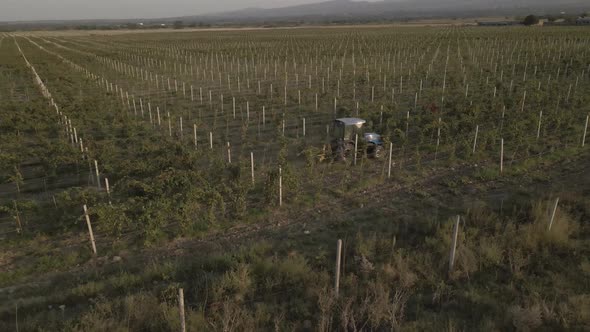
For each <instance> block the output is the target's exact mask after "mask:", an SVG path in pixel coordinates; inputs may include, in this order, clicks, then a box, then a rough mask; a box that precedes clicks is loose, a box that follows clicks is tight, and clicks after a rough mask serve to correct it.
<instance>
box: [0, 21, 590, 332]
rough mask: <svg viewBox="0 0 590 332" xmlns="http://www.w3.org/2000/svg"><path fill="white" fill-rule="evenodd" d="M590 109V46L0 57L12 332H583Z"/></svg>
mask: <svg viewBox="0 0 590 332" xmlns="http://www.w3.org/2000/svg"><path fill="white" fill-rule="evenodd" d="M588 91H590V30H589V29H586V28H576V27H552V28H525V27H510V28H476V27H464V28H463V27H462V28H458V27H446V28H429V27H419V28H418V27H415V28H409V27H407V28H406V27H404V28H376V27H371V28H361V29H355V28H334V29H321V28H305V29H268V30H264V29H263V30H252V31H248V30H235V31H231V30H230V31H210V32H206V31H191V32H175V33H170V32H149V33H120V34H114V33H113V34H101V33H93V34H91V33H57V32H55V33H53V32H37V33H32V32H31V33H11V34H9V33H4V34H0V139H1V142H2V143H1V144H0V180H1V181H0V248H1V249H2V250H1V254H0V317H1V319H0V330H3V331H12V330H20V331H58V330H66V331H88V330H97V331H127V330H132V331H169V330H188V331H206V330H211V331H253V330H275V331H293V330H296V331H385V330H391V331H398V330H403V331H406V330H407V331H423V330H445V331H457V330H466V331H474V330H477V331H495V330H518V331H528V330H537V329H541V330H564V329H565V330H580V331H582V330H585V329H588V328H590V315H589V313H590V260H589V258H588V257H590V242H589V240H588V236H589V235H590V225H589V223H588V221H589V220H590V172H589V169H588V166H589V165H590V153H589V152H588V151H589V147H588V144H590V141H588V140H589V139H590V137H589V136H590V135H588V122H589V114H590V94H588ZM345 117H355V118H362V119H365V120H366V124H365V126H366V127H367V130H369V131H371V132H375V133H379V134H380V135H381V137H382V140H383V152H382V156H381V157H380V158H372V157H371V156H369V155H368V154H367V153H366V148H365V147H366V146H365V145H366V143H365V142H364V141H363V140H359V139H358V137H357V138H356V139H357V141H358V145H360V146H358V147H356V144H355V147H356V149H354V152H353V153H352V154H351V155H350V156H349V157H347V158H346V159H345V160H336V158H334V155H335V152H334V151H333V149H332V146H331V144H330V142H331V139H332V137H333V136H334V135H335V132H334V130H335V129H334V127H333V126H332V123H333V121H334V119H337V118H345Z"/></svg>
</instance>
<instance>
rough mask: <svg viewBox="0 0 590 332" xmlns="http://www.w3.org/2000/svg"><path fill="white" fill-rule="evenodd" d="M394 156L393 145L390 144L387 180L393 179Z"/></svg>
mask: <svg viewBox="0 0 590 332" xmlns="http://www.w3.org/2000/svg"><path fill="white" fill-rule="evenodd" d="M392 156H393V143H389V167H388V168H387V178H391V162H392V161H391V159H392Z"/></svg>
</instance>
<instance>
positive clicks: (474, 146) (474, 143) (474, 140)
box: [472, 125, 479, 154]
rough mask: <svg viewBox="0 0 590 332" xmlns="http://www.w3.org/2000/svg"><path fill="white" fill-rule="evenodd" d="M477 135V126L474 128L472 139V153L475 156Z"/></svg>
mask: <svg viewBox="0 0 590 332" xmlns="http://www.w3.org/2000/svg"><path fill="white" fill-rule="evenodd" d="M478 134H479V125H477V126H475V137H474V138H473V151H472V153H473V154H475V148H476V147H477V135H478Z"/></svg>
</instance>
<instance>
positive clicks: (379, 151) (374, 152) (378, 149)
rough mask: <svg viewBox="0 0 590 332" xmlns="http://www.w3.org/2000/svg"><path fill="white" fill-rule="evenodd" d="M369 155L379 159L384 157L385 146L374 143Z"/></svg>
mask: <svg viewBox="0 0 590 332" xmlns="http://www.w3.org/2000/svg"><path fill="white" fill-rule="evenodd" d="M369 156H371V158H375V159H379V158H381V157H383V147H382V146H381V145H374V146H373V147H372V148H371V149H370V153H369Z"/></svg>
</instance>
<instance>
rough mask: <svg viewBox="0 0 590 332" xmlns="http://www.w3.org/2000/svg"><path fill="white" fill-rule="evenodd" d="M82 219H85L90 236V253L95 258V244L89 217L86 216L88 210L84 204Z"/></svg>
mask: <svg viewBox="0 0 590 332" xmlns="http://www.w3.org/2000/svg"><path fill="white" fill-rule="evenodd" d="M84 217H85V218H86V225H87V226H88V234H89V235H90V242H91V243H92V252H93V253H94V255H95V256H96V242H95V241H94V233H93V232H92V224H91V223H90V216H89V215H88V208H87V207H86V204H84Z"/></svg>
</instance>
